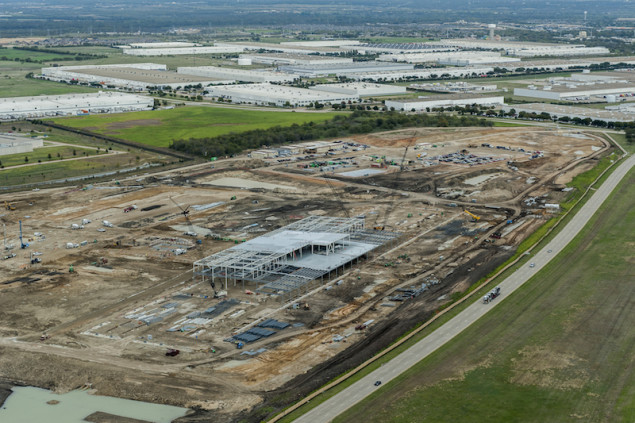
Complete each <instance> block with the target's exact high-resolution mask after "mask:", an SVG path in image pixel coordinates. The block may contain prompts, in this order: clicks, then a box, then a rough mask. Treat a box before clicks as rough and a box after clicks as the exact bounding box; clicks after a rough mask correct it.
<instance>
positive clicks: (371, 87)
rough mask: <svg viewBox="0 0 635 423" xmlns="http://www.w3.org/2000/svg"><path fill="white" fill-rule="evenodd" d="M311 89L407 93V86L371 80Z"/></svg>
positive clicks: (362, 94) (361, 93)
mask: <svg viewBox="0 0 635 423" xmlns="http://www.w3.org/2000/svg"><path fill="white" fill-rule="evenodd" d="M309 89H310V90H315V91H327V92H331V93H341V94H349V95H357V96H359V97H369V96H382V95H396V94H405V93H406V87H402V86H398V85H388V84H373V83H370V82H349V83H345V84H320V85H315V86H313V87H309Z"/></svg>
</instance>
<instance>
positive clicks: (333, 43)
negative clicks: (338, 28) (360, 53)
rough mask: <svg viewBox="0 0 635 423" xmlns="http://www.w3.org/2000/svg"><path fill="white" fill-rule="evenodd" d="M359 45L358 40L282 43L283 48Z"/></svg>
mask: <svg viewBox="0 0 635 423" xmlns="http://www.w3.org/2000/svg"><path fill="white" fill-rule="evenodd" d="M359 44H360V42H359V41H357V40H320V41H285V42H282V43H280V45H281V46H290V47H294V46H296V47H342V46H356V45H359Z"/></svg>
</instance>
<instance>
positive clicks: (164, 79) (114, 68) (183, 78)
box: [42, 63, 235, 91]
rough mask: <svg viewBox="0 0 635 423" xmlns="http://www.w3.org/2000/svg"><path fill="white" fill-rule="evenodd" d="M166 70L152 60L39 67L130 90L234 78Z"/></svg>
mask: <svg viewBox="0 0 635 423" xmlns="http://www.w3.org/2000/svg"><path fill="white" fill-rule="evenodd" d="M166 69H167V68H166V66H165V65H161V64H156V63H138V64H125V65H80V66H59V67H50V68H42V77H43V78H46V79H50V80H53V81H59V82H71V81H77V82H85V83H89V84H100V85H104V86H108V87H116V88H124V89H127V90H134V91H143V90H146V89H147V88H148V87H162V88H165V87H170V88H177V87H183V86H186V85H197V84H201V85H203V86H207V85H210V84H211V85H213V84H231V83H234V82H235V79H217V78H212V77H202V76H193V75H180V74H178V73H176V72H173V71H168V70H166Z"/></svg>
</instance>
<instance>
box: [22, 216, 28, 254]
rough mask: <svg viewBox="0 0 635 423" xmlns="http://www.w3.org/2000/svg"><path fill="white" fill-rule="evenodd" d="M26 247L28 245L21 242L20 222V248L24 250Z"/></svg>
mask: <svg viewBox="0 0 635 423" xmlns="http://www.w3.org/2000/svg"><path fill="white" fill-rule="evenodd" d="M28 246H29V244H25V243H24V241H22V221H21V220H20V248H22V249H23V250H24V249H25V248H26V247H28Z"/></svg>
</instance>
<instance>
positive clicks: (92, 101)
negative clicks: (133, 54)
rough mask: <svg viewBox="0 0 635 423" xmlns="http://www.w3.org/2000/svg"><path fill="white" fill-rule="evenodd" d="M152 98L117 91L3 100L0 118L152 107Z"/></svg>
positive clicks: (148, 108)
mask: <svg viewBox="0 0 635 423" xmlns="http://www.w3.org/2000/svg"><path fill="white" fill-rule="evenodd" d="M153 106H154V99H153V98H152V97H144V96H140V95H135V94H125V93H117V92H99V93H89V94H65V95H50V96H36V97H8V98H2V99H0V119H8V120H12V119H24V118H38V117H45V116H66V115H76V114H85V113H117V112H132V111H140V110H150V109H152V107H153Z"/></svg>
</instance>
